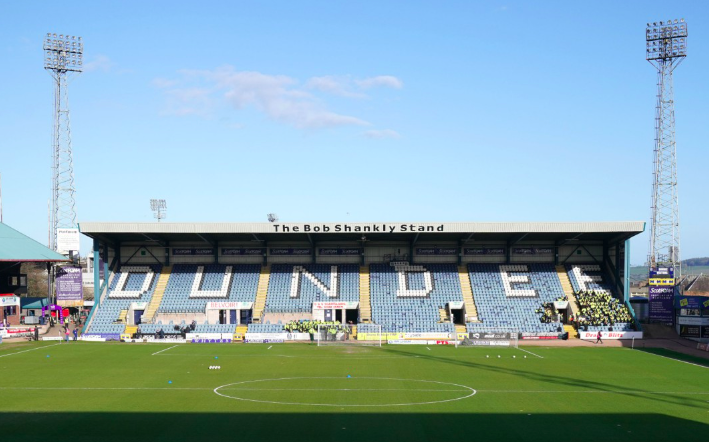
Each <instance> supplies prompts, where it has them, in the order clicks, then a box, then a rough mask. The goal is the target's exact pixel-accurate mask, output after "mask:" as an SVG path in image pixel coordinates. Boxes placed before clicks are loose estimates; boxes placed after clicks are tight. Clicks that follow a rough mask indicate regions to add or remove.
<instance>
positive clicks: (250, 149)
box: [0, 0, 709, 264]
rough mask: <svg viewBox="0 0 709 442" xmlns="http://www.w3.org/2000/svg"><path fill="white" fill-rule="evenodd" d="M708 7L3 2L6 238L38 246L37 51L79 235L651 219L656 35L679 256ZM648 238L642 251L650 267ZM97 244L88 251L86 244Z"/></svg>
mask: <svg viewBox="0 0 709 442" xmlns="http://www.w3.org/2000/svg"><path fill="white" fill-rule="evenodd" d="M707 12H709V7H707V6H706V5H705V3H704V2H689V1H675V2H671V7H670V2H659V1H624V2H617V1H607V2H568V1H559V2H552V1H547V2H541V1H540V2H516V1H476V2H473V1H430V2H420V1H390V2H382V1H371V2H365V1H363V2H344V1H332V0H330V1H297V2H294V1H269V2H257V1H230V2H213V1H201V2H177V1H174V0H173V1H154V2H145V1H121V2H117V1H116V2H72V1H63V2H51V3H50V2H35V3H30V2H3V3H0V17H2V26H0V39H1V41H2V43H0V51H1V52H2V59H3V66H4V67H5V68H4V69H2V70H0V103H1V104H2V106H1V107H0V132H1V133H2V135H3V136H2V137H1V138H0V140H1V141H0V173H1V174H2V187H3V189H2V190H3V205H4V220H5V222H6V223H8V224H10V225H12V226H14V227H16V228H18V229H20V230H22V231H23V232H25V233H27V234H29V235H30V236H32V237H34V238H35V239H38V240H40V241H42V242H46V237H47V233H46V232H47V221H46V218H47V200H48V199H49V197H50V192H49V190H50V159H51V157H50V154H51V132H52V130H51V129H52V103H53V84H52V80H51V78H50V76H49V75H48V74H47V73H46V72H45V71H44V70H43V69H42V59H43V58H42V39H43V37H44V35H45V34H46V33H47V32H56V33H65V34H72V35H80V36H82V37H83V38H84V41H85V48H84V52H85V60H86V70H85V72H84V73H83V74H81V76H79V77H77V78H76V79H75V80H74V81H73V82H72V83H71V86H70V102H71V121H72V123H71V124H72V125H71V128H72V140H73V148H74V157H75V158H74V172H75V177H76V178H75V183H76V189H77V211H78V219H79V221H88V220H92V221H97V220H109V221H149V220H152V213H151V211H150V210H149V200H150V198H164V199H166V200H167V202H168V221H174V222H177V221H185V222H188V221H233V222H240V221H244V222H246V221H265V215H266V213H268V212H276V213H278V214H279V215H280V217H281V220H283V221H374V220H380V221H399V220H401V221H527V220H529V221H544V220H559V221H573V220H588V221H593V220H601V221H605V220H644V221H645V220H649V218H650V195H651V182H652V177H651V170H652V149H653V139H654V112H655V110H654V105H655V82H656V75H655V71H654V68H652V66H650V65H649V64H648V63H647V62H646V61H645V59H644V46H645V42H644V31H645V25H646V22H648V21H659V20H666V19H670V18H682V17H683V18H685V19H686V20H687V22H688V25H689V34H690V35H689V45H688V46H689V51H688V52H689V56H688V59H687V60H686V61H685V62H684V63H683V64H682V65H681V66H680V67H679V68H678V70H677V71H676V72H675V100H676V107H675V110H676V121H677V123H676V127H677V143H678V163H679V164H678V169H679V173H680V204H681V219H682V255H683V257H684V258H689V257H697V256H706V255H709V236H707V235H706V234H705V227H706V219H709V208H708V206H707V204H706V183H707V181H706V175H705V173H706V168H707V165H709V153H707V149H706V146H705V141H704V140H706V139H709V136H708V135H709V134H708V133H707V132H708V131H709V126H708V125H707V124H706V121H707V117H708V116H709V115H708V114H709V110H707V107H706V105H705V103H706V102H707V101H708V98H709V97H708V96H707V95H708V94H707V87H706V76H705V73H706V72H707V71H709V69H708V68H709V66H708V64H709V63H708V60H707V55H708V54H709V50H708V45H709V33H708V32H707V29H706V28H702V26H703V24H702V23H701V22H700V21H701V20H702V19H705V18H706V17H707ZM647 243H648V236H647V233H645V234H643V235H640V236H639V237H636V239H634V240H633V243H632V246H631V247H632V262H633V263H634V264H639V263H642V262H643V261H644V260H645V258H646V253H647ZM86 245H87V246H88V242H87V243H86Z"/></svg>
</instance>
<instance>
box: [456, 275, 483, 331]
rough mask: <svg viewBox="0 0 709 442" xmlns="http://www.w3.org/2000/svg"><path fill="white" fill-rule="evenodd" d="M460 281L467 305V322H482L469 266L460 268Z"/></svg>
mask: <svg viewBox="0 0 709 442" xmlns="http://www.w3.org/2000/svg"><path fill="white" fill-rule="evenodd" d="M458 279H460V289H461V291H462V292H463V302H464V303H465V321H466V322H480V321H479V320H478V308H477V307H476V306H475V298H474V297H473V286H472V285H471V284H470V274H469V273H468V267H467V266H465V265H461V266H458Z"/></svg>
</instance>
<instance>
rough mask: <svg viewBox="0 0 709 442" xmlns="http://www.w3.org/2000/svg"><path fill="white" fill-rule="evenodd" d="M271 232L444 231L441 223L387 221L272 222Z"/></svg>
mask: <svg viewBox="0 0 709 442" xmlns="http://www.w3.org/2000/svg"><path fill="white" fill-rule="evenodd" d="M272 227H273V233H323V232H325V233H327V232H335V233H337V232H344V233H347V232H361V233H364V232H369V233H408V232H444V231H445V227H444V225H443V224H387V223H371V224H370V223H366V224H362V223H357V224H344V223H337V224H335V223H333V224H329V223H310V224H305V223H298V224H273V225H272Z"/></svg>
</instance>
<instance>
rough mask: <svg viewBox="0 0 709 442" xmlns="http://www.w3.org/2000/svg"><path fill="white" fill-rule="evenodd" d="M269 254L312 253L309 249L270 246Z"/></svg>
mask: <svg viewBox="0 0 709 442" xmlns="http://www.w3.org/2000/svg"><path fill="white" fill-rule="evenodd" d="M270 253H271V255H274V256H277V255H310V254H311V253H312V250H311V249H281V248H271V252H270Z"/></svg>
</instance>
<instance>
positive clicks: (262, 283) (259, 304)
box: [252, 265, 271, 323]
mask: <svg viewBox="0 0 709 442" xmlns="http://www.w3.org/2000/svg"><path fill="white" fill-rule="evenodd" d="M270 279H271V266H270V265H265V266H262V267H261V274H260V275H259V278H258V286H257V287H256V302H254V314H253V319H252V321H253V322H257V323H259V322H261V318H262V317H263V310H264V309H265V308H266V295H268V282H269V281H270Z"/></svg>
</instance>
